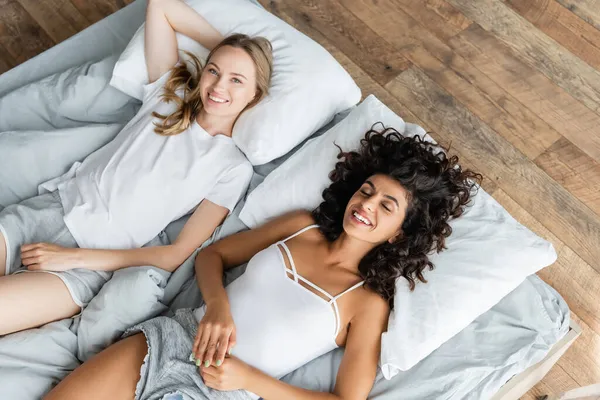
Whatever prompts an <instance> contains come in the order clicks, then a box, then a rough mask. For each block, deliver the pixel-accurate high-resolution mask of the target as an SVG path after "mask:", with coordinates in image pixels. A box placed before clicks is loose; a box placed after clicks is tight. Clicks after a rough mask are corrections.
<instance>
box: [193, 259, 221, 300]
mask: <svg viewBox="0 0 600 400" xmlns="http://www.w3.org/2000/svg"><path fill="white" fill-rule="evenodd" d="M223 269H224V267H223V260H222V259H221V257H220V256H219V254H217V253H216V252H213V251H211V250H202V251H200V252H199V253H198V255H197V256H196V281H197V282H198V287H199V288H200V293H202V298H203V299H204V302H205V303H206V304H207V305H210V304H211V303H214V302H221V301H223V302H228V299H227V293H226V292H225V287H224V286H223Z"/></svg>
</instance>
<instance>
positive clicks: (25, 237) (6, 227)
mask: <svg viewBox="0 0 600 400" xmlns="http://www.w3.org/2000/svg"><path fill="white" fill-rule="evenodd" d="M63 217H64V210H63V207H62V203H61V201H60V196H59V194H58V192H52V193H47V194H43V195H40V196H36V197H32V198H30V199H27V200H23V201H22V202H21V203H18V204H13V205H10V206H8V207H6V208H5V209H3V210H2V211H0V232H1V233H2V235H3V236H4V239H5V242H6V271H5V275H9V274H17V273H22V272H30V271H28V270H27V269H26V268H25V267H23V266H22V263H21V246H22V245H24V244H30V243H37V242H47V243H54V244H57V245H59V246H63V247H71V248H74V247H77V242H75V239H74V238H73V236H72V235H71V232H69V230H68V229H67V226H66V225H65V222H64V220H63ZM35 273H48V274H52V275H56V276H58V277H59V278H60V279H61V280H62V281H63V283H64V284H65V285H66V287H67V289H68V290H69V293H70V294H71V297H72V298H73V301H74V302H75V304H77V305H78V306H80V307H85V306H86V305H87V304H88V303H89V302H90V301H91V300H92V298H93V297H94V296H95V295H96V294H97V293H98V292H99V291H100V289H101V288H102V286H103V285H104V283H106V281H107V280H109V279H110V277H111V276H112V272H107V271H92V270H88V269H81V268H79V269H72V270H69V271H64V272H53V271H37V272H35Z"/></svg>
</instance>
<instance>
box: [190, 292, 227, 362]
mask: <svg viewBox="0 0 600 400" xmlns="http://www.w3.org/2000/svg"><path fill="white" fill-rule="evenodd" d="M235 341H236V332H235V324H234V322H233V317H232V316H231V309H230V307H229V303H227V302H225V301H219V302H215V303H210V304H207V305H206V313H205V314H204V317H203V318H202V320H201V321H200V323H199V324H198V333H197V334H196V339H195V340H194V346H193V349H192V352H193V354H194V355H195V357H196V364H197V365H200V364H202V365H204V366H209V365H216V366H220V365H221V364H222V363H223V361H224V360H225V355H227V354H228V353H229V352H230V350H231V349H232V348H233V347H234V346H235Z"/></svg>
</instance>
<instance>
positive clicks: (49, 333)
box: [0, 1, 569, 400]
mask: <svg viewBox="0 0 600 400" xmlns="http://www.w3.org/2000/svg"><path fill="white" fill-rule="evenodd" d="M144 7H145V4H144V2H143V1H137V2H135V3H134V4H132V5H131V6H129V7H127V8H125V9H123V10H122V11H120V12H118V13H116V14H114V15H113V16H111V17H110V18H107V19H105V20H103V21H101V22H100V23H99V24H96V25H94V26H93V27H91V28H90V29H89V30H86V31H83V32H81V33H80V34H78V35H76V37H74V38H72V39H70V40H67V41H66V42H64V43H62V44H61V45H59V46H56V47H55V48H53V49H51V50H50V51H48V52H46V53H44V54H42V55H41V56H39V57H37V58H36V59H33V60H31V61H29V62H27V63H25V64H24V65H22V66H19V67H17V68H16V69H14V70H12V71H10V72H8V73H7V74H4V75H2V76H0V207H2V206H6V205H8V204H12V203H15V202H17V201H19V200H21V199H24V198H27V197H30V196H32V195H35V194H36V191H37V186H38V185H39V183H41V182H43V181H45V180H47V179H50V178H52V177H55V176H58V175H60V174H62V173H63V172H65V171H67V170H68V169H69V167H70V166H71V164H72V163H73V162H74V161H77V160H82V159H83V158H84V157H85V156H86V155H87V154H89V153H91V152H93V151H94V150H95V149H97V148H99V147H101V146H103V145H104V144H105V143H107V142H108V141H110V140H111V139H112V138H113V137H114V136H115V135H116V134H117V132H118V131H119V130H120V128H121V127H122V126H123V125H124V124H125V123H126V122H127V121H128V120H129V119H130V118H131V117H132V116H133V115H134V113H135V112H136V110H137V108H138V107H139V104H138V102H137V101H135V100H133V99H131V98H129V97H127V96H126V95H124V94H122V93H120V92H118V91H117V90H115V89H113V88H111V87H110V86H109V85H108V80H109V77H110V74H111V71H112V67H113V65H114V62H115V61H116V59H117V57H118V54H119V53H120V51H121V50H122V49H123V48H124V47H125V45H126V44H127V41H128V40H129V38H130V37H131V35H132V34H133V32H134V31H135V30H136V29H137V27H138V26H139V24H140V23H141V22H142V20H143V12H144ZM279 162H280V160H278V161H276V162H274V163H271V164H269V165H266V166H261V167H259V168H256V170H255V172H256V174H255V177H254V179H253V184H252V187H255V186H256V184H258V183H259V182H260V180H261V179H262V177H263V176H264V175H266V174H267V173H268V172H269V171H270V170H271V169H272V168H274V167H275V166H276V165H277V164H278V163H279ZM239 209H240V206H239V205H238V207H237V208H236V212H234V213H233V214H232V215H231V216H230V217H229V218H228V219H227V220H226V221H225V223H224V225H223V226H222V227H221V228H220V229H219V230H218V231H217V232H216V233H215V235H213V237H212V238H211V239H210V240H209V241H208V242H207V243H209V242H211V241H213V240H216V239H218V238H219V237H222V236H224V235H226V234H230V233H233V232H236V231H239V230H241V229H246V227H245V226H244V225H243V223H241V221H240V220H239V219H238V218H237V214H238V213H239ZM184 222H185V220H181V221H176V222H174V223H172V224H171V225H170V226H169V227H168V228H167V229H166V234H167V236H169V237H170V238H173V237H175V236H176V235H177V233H178V232H179V230H180V229H181V226H182V225H183V223H184ZM242 271H243V266H242V267H240V268H238V269H236V270H234V271H233V272H232V273H231V274H230V275H229V276H228V280H231V279H234V278H235V276H237V275H239V274H240V273H242ZM146 272H147V271H146ZM146 272H144V274H145V275H143V276H144V277H148V279H146V280H141V279H137V278H139V275H140V273H138V272H136V271H134V273H133V274H132V271H124V272H123V273H122V274H121V275H122V278H121V281H119V280H118V279H117V280H115V279H113V280H114V281H115V282H112V283H113V285H112V286H111V287H112V289H113V290H114V291H115V292H116V293H117V295H115V296H113V295H111V296H107V298H108V297H110V299H111V303H110V304H109V303H102V302H99V303H101V304H98V306H99V307H113V308H112V309H113V310H115V309H116V308H121V309H126V308H127V306H129V305H131V300H132V298H130V297H127V296H128V295H131V292H134V293H135V290H133V291H132V290H126V289H124V288H130V287H132V286H131V283H130V282H134V283H135V284H138V286H139V287H140V288H142V287H143V288H146V289H148V287H151V289H152V293H151V294H152V296H150V297H146V298H144V301H145V302H146V303H140V304H138V306H139V307H141V308H144V310H146V311H147V314H146V315H145V316H144V318H146V317H150V316H151V315H156V314H158V313H160V312H163V311H164V310H165V308H166V307H165V305H169V306H170V307H171V309H175V308H179V307H189V306H195V305H196V304H198V302H199V300H200V298H201V297H200V293H199V291H198V289H197V286H196V285H195V282H194V279H193V256H192V257H190V259H188V260H187V261H186V262H185V263H184V264H183V265H182V266H181V267H180V268H179V269H178V270H177V271H176V272H175V273H174V274H173V275H172V276H170V277H169V276H161V275H160V274H156V273H154V272H148V273H147V274H146ZM131 275H136V276H137V278H136V279H137V280H135V281H128V280H127V279H130V277H131ZM128 277H129V278H128ZM167 279H168V283H167ZM144 285H145V286H144ZM153 285H154V286H153ZM138 286H136V287H138ZM140 290H142V289H140ZM139 298H140V296H138V299H139ZM163 304H164V305H163ZM88 311H89V310H86V311H84V313H83V315H82V316H81V317H77V318H74V319H66V320H63V321H59V322H54V323H51V324H48V325H45V326H43V327H41V328H39V329H33V330H29V331H25V332H20V333H16V334H13V335H9V336H6V337H3V338H0V394H1V396H0V397H1V398H7V399H20V400H21V399H22V400H27V399H38V398H40V397H41V396H42V395H43V393H45V392H47V391H48V390H49V389H50V388H51V387H52V385H54V384H56V382H58V381H59V380H60V379H61V378H62V377H64V376H65V375H66V374H68V373H69V372H70V371H71V370H73V369H74V368H75V367H76V366H77V365H79V363H80V358H85V355H86V354H89V353H93V352H95V351H97V350H98V348H97V346H98V343H100V344H102V340H104V339H98V338H97V337H96V336H100V337H102V336H103V335H104V334H105V333H106V334H107V335H109V336H110V335H112V336H114V334H115V332H103V330H104V329H109V328H110V327H113V324H112V322H111V324H103V323H102V322H103V321H106V319H107V318H108V319H109V320H110V317H111V316H114V312H112V313H108V315H107V316H104V317H102V316H100V317H99V316H98V315H92V314H93V313H91V312H88ZM568 321H569V312H568V308H567V306H566V303H565V302H564V301H563V300H562V298H561V297H560V296H559V295H558V294H557V293H556V292H555V291H554V290H553V289H552V288H550V287H549V286H548V285H546V284H544V283H543V282H542V281H541V280H540V279H539V278H537V277H535V276H533V277H530V278H528V279H527V280H526V281H525V282H524V283H523V284H522V285H521V286H519V287H518V288H517V289H516V290H515V291H514V292H512V293H511V294H509V295H508V296H506V297H505V298H504V299H503V300H502V301H501V302H500V303H499V304H498V305H496V306H495V307H494V308H492V309H491V310H490V311H488V312H487V313H485V314H484V315H482V316H480V317H479V318H478V319H476V320H475V321H474V322H473V323H471V324H470V325H469V326H468V327H467V328H466V329H464V330H463V331H462V332H461V333H459V334H458V335H456V336H455V337H454V338H452V339H451V340H450V341H449V342H447V343H446V344H444V345H443V346H441V347H440V348H439V349H438V350H436V351H435V352H434V353H432V354H431V355H430V356H429V357H427V358H426V359H424V360H423V361H421V362H420V363H419V364H418V365H417V366H415V367H414V368H412V369H411V370H409V371H406V372H404V373H400V374H399V375H398V376H396V377H395V378H394V379H392V380H390V381H386V380H384V379H382V377H381V374H378V377H377V382H376V384H375V386H374V388H373V391H372V398H374V399H398V398H402V399H433V398H435V399H485V398H489V397H490V396H491V395H492V394H493V393H495V392H496V391H497V390H498V389H499V388H500V387H501V386H502V385H503V384H504V383H505V382H506V381H507V380H508V379H510V378H511V377H512V376H513V375H516V374H518V373H520V372H522V371H523V370H524V369H526V368H527V367H528V366H530V365H532V364H533V363H535V362H537V361H539V360H541V359H542V358H543V357H544V356H545V355H546V353H547V352H548V351H549V349H550V348H551V346H552V345H553V344H554V343H556V342H557V341H558V340H559V339H560V338H561V337H562V336H563V335H564V334H565V333H566V331H567V329H568ZM90 343H95V346H96V348H94V349H92V348H91V344H90ZM342 354H343V353H342V350H336V351H334V352H332V353H329V354H326V355H324V356H322V357H320V358H319V359H317V360H314V361H312V362H311V363H309V364H308V365H306V366H304V367H302V368H300V369H298V370H297V371H295V372H293V373H291V374H290V375H288V376H286V377H285V378H284V380H286V381H288V382H290V383H293V384H295V385H299V386H303V387H306V388H312V389H318V390H330V389H331V388H332V387H333V385H334V382H335V375H336V372H337V368H338V365H339V362H340V360H341V357H342Z"/></svg>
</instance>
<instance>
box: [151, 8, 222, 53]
mask: <svg viewBox="0 0 600 400" xmlns="http://www.w3.org/2000/svg"><path fill="white" fill-rule="evenodd" d="M149 4H150V6H153V7H160V8H161V10H162V12H163V13H164V15H165V18H166V19H167V21H169V25H171V27H172V28H173V30H174V31H175V32H179V33H181V34H183V35H185V36H188V37H189V38H191V39H193V40H195V41H197V42H198V43H200V44H201V45H202V46H204V47H206V48H207V49H209V50H212V49H213V48H214V47H215V46H216V45H217V44H219V42H221V40H223V35H221V34H220V33H219V31H217V30H216V29H215V28H213V26H212V25H210V24H209V23H208V21H206V19H204V17H203V16H201V15H200V14H198V13H197V12H196V11H195V10H194V9H192V8H191V7H190V6H188V5H187V4H185V3H184V2H183V1H181V0H153V1H152V2H151V3H149Z"/></svg>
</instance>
